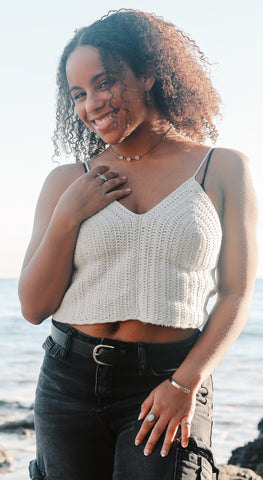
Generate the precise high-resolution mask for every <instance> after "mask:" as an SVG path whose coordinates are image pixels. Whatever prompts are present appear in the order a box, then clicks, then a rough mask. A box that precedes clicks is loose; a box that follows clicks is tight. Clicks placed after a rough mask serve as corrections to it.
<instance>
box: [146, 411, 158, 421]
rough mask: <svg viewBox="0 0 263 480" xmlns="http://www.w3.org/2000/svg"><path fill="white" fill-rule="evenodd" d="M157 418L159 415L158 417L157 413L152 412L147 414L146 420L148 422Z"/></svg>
mask: <svg viewBox="0 0 263 480" xmlns="http://www.w3.org/2000/svg"><path fill="white" fill-rule="evenodd" d="M156 418H157V417H156V415H155V413H153V412H151V413H149V414H148V415H147V417H146V420H147V421H148V422H155V420H156Z"/></svg>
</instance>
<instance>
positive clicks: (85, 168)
mask: <svg viewBox="0 0 263 480" xmlns="http://www.w3.org/2000/svg"><path fill="white" fill-rule="evenodd" d="M82 164H83V168H84V170H85V173H88V172H89V171H90V164H89V161H88V160H84V161H83V162H82Z"/></svg>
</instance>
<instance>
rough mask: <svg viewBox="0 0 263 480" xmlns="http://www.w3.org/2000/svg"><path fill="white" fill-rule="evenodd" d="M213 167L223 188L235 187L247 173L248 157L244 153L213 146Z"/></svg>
mask: <svg viewBox="0 0 263 480" xmlns="http://www.w3.org/2000/svg"><path fill="white" fill-rule="evenodd" d="M211 163H213V169H214V172H215V174H216V177H217V179H218V180H219V182H220V184H221V186H222V187H223V189H224V190H228V189H229V188H237V187H238V185H240V182H242V183H243V182H244V181H245V179H246V178H248V177H250V174H249V171H250V169H249V159H248V158H247V156H246V155H244V154H243V153H241V152H239V151H238V150H233V149H230V148H215V150H214V152H213V162H211Z"/></svg>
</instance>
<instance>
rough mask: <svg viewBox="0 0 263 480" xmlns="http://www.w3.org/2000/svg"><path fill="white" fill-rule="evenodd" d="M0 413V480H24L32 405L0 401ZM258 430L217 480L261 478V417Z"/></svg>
mask: <svg viewBox="0 0 263 480" xmlns="http://www.w3.org/2000/svg"><path fill="white" fill-rule="evenodd" d="M14 411H15V412H16V418H15V419H14V415H12V412H14ZM0 412H1V413H0V480H26V479H27V478H29V477H28V473H27V465H28V463H29V460H30V459H32V458H33V457H34V456H35V432H34V417H33V405H31V406H25V405H23V404H21V403H19V402H4V401H0ZM17 412H19V414H17ZM258 430H259V435H258V437H257V438H256V439H255V440H254V441H253V442H248V443H246V444H245V445H243V446H241V447H238V448H236V449H235V450H233V451H232V455H231V457H230V459H229V460H228V464H227V465H222V466H220V467H219V468H220V474H219V480H262V479H263V418H262V419H261V420H260V422H259V424H258ZM14 434H15V440H14Z"/></svg>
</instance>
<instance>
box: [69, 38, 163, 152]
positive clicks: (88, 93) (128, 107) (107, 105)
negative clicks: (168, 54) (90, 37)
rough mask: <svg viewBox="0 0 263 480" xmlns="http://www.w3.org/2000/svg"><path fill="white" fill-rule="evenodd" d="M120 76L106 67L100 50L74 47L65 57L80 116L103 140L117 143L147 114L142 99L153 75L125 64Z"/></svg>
mask: <svg viewBox="0 0 263 480" xmlns="http://www.w3.org/2000/svg"><path fill="white" fill-rule="evenodd" d="M124 69H125V70H124V72H123V78H122V79H120V78H119V77H118V75H117V74H114V73H109V72H107V71H105V68H104V66H103V64H102V61H101V58H100V54H99V50H98V49H97V48H95V47H93V46H91V45H83V46H79V47H77V49H76V50H74V51H73V52H72V53H71V54H70V55H69V58H68V60H67V64H66V74H67V79H68V84H69V88H70V91H71V95H72V98H73V99H74V102H75V105H76V112H77V114H78V116H79V118H80V119H81V120H82V121H83V122H84V123H85V124H86V125H87V126H88V127H89V128H90V129H91V130H93V131H94V132H95V133H96V134H97V135H98V136H99V137H101V138H102V139H103V140H104V142H106V143H108V144H112V145H114V144H117V143H120V142H121V141H123V140H124V139H125V138H127V137H128V136H129V135H131V133H132V132H134V131H135V130H136V129H137V128H138V127H139V126H140V125H142V124H143V123H144V122H145V121H146V120H147V117H148V115H149V111H148V108H147V106H146V105H145V102H144V97H145V91H146V90H150V88H151V87H152V85H153V83H154V80H153V79H152V78H144V77H140V78H137V77H136V76H135V75H134V73H133V72H132V71H131V70H130V68H129V67H128V66H127V65H125V64H124Z"/></svg>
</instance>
